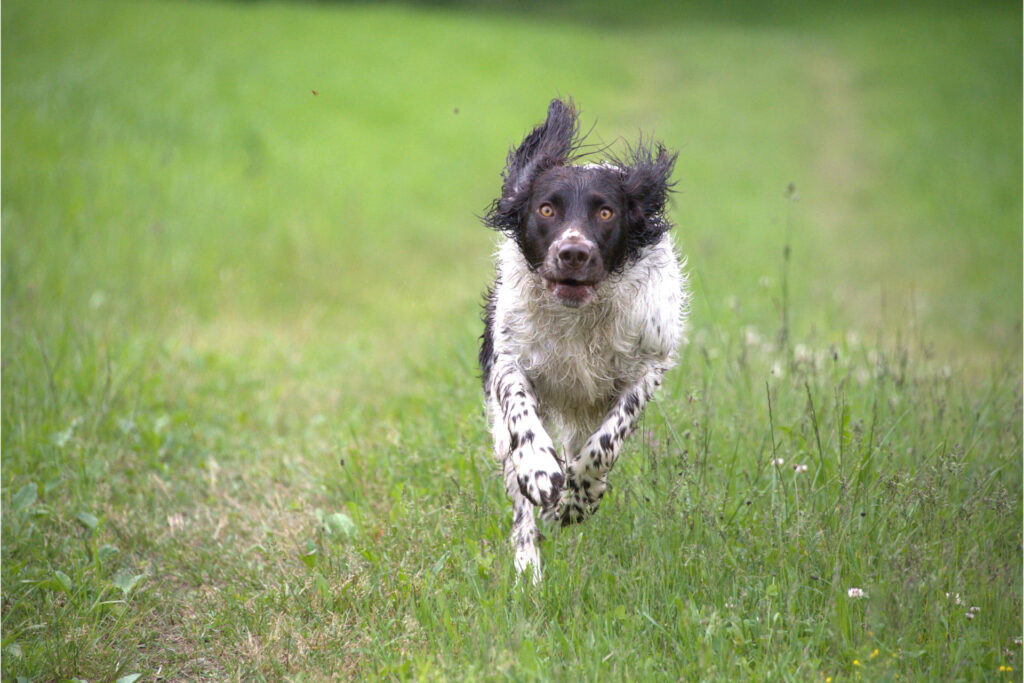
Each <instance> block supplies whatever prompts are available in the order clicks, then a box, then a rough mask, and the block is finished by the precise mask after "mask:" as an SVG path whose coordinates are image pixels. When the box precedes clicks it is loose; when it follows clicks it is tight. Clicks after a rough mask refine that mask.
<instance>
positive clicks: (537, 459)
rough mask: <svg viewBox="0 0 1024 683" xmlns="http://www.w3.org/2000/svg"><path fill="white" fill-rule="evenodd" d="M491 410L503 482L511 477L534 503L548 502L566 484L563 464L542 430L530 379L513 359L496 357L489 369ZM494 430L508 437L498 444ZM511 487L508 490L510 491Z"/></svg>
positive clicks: (549, 439)
mask: <svg viewBox="0 0 1024 683" xmlns="http://www.w3.org/2000/svg"><path fill="white" fill-rule="evenodd" d="M492 377H493V379H492V381H491V391H490V399H491V412H492V420H493V421H494V422H500V425H498V424H495V425H494V427H495V428H494V431H495V434H496V436H495V440H496V443H495V450H496V451H497V455H498V457H499V458H500V459H501V460H502V461H506V460H507V465H506V467H508V466H510V467H511V470H509V469H506V482H507V483H508V482H509V481H510V478H512V477H514V481H515V482H516V484H517V485H518V487H519V492H520V493H521V494H522V495H523V497H524V498H525V499H526V500H528V501H529V502H530V503H533V504H534V505H544V506H550V505H551V504H552V503H553V501H554V500H555V499H556V498H557V497H558V494H559V492H560V491H561V490H562V486H563V485H564V484H565V475H564V474H563V472H562V465H561V463H560V462H559V460H558V457H557V455H556V453H555V446H554V444H553V443H552V442H551V437H550V436H548V433H547V432H546V431H545V430H544V425H543V424H541V420H540V416H539V415H538V412H537V399H536V397H535V396H534V394H533V389H532V388H531V386H530V381H529V380H528V379H527V378H526V376H525V375H523V373H522V371H521V370H520V369H519V366H518V365H517V364H516V362H515V361H513V360H509V359H501V358H499V359H497V360H496V361H495V364H494V367H493V369H492ZM497 434H501V435H502V437H507V439H508V442H507V444H504V443H503V444H499V443H497V441H498V440H499V438H501V437H498V436H497ZM511 493H512V491H511V490H510V491H509V494H510V495H511Z"/></svg>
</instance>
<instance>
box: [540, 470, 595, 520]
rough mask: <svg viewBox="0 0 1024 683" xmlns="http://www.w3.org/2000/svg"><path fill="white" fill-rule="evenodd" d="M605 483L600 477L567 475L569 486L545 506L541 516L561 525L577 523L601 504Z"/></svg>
mask: <svg viewBox="0 0 1024 683" xmlns="http://www.w3.org/2000/svg"><path fill="white" fill-rule="evenodd" d="M606 486H607V485H606V484H605V482H604V481H603V480H601V479H590V478H588V477H583V478H580V479H578V480H577V479H575V478H574V477H573V476H572V475H571V474H570V476H569V486H568V488H567V489H566V490H565V492H564V493H563V494H562V496H561V497H560V498H559V499H558V501H557V503H556V504H555V505H552V506H550V507H547V508H545V509H544V510H543V511H542V513H541V516H542V517H543V518H544V519H548V520H554V521H557V522H558V523H559V524H561V525H562V526H569V525H570V524H577V523H579V522H582V521H583V520H585V519H586V518H588V517H590V516H591V515H593V514H594V513H595V512H596V511H597V508H598V506H599V505H600V504H601V498H602V497H603V496H604V491H605V487H606Z"/></svg>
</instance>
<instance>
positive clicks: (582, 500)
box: [543, 368, 665, 526]
mask: <svg viewBox="0 0 1024 683" xmlns="http://www.w3.org/2000/svg"><path fill="white" fill-rule="evenodd" d="M664 374H665V371H664V369H662V368H656V369H655V370H652V371H651V372H650V373H648V374H647V376H645V377H644V378H643V379H642V380H640V381H639V382H637V383H636V384H635V385H633V386H632V387H630V388H629V389H627V390H626V391H625V392H623V393H622V395H621V396H620V397H619V400H618V401H616V403H615V406H614V407H612V409H611V410H610V411H609V412H608V414H607V415H606V416H605V418H604V421H603V422H602V423H601V426H600V427H598V429H597V431H595V432H594V433H593V434H591V435H590V436H589V437H588V438H587V440H586V442H585V443H584V444H583V447H582V448H581V449H580V450H579V451H578V452H576V454H575V455H574V456H573V457H572V458H571V459H570V460H569V462H568V466H567V468H566V474H567V475H568V485H567V488H566V490H565V491H564V492H563V494H562V495H561V496H560V497H559V499H558V500H557V501H556V502H555V503H554V504H553V505H549V506H546V507H545V508H544V511H543V516H544V517H545V519H556V520H558V521H559V522H561V523H562V525H563V526H565V525H568V524H575V523H576V522H581V521H583V520H584V519H586V518H587V517H589V516H590V515H592V514H594V512H595V511H596V510H597V506H598V505H600V503H601V497H602V496H603V495H604V490H605V487H606V486H607V476H608V472H610V471H611V469H612V467H614V466H615V461H616V460H617V459H618V457H619V450H620V449H621V448H622V444H623V442H624V441H625V440H626V437H627V436H629V433H630V432H631V431H632V430H633V427H634V426H635V425H636V422H637V420H638V419H639V418H640V414H641V413H643V410H644V407H645V406H646V405H647V402H648V401H650V399H651V396H652V395H653V394H654V391H655V390H656V389H657V388H658V387H659V386H660V385H661V378H662V376H663V375H664Z"/></svg>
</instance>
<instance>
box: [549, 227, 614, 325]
mask: <svg viewBox="0 0 1024 683" xmlns="http://www.w3.org/2000/svg"><path fill="white" fill-rule="evenodd" d="M541 275H542V276H543V277H544V281H545V284H546V285H547V288H548V291H550V292H551V294H552V295H553V296H554V297H555V298H556V299H558V301H559V302H561V303H562V304H564V305H566V306H570V307H573V308H576V307H578V306H582V305H584V304H586V303H587V302H589V301H590V300H591V299H592V298H593V297H594V293H595V292H596V291H597V285H598V284H599V283H600V282H601V280H603V279H604V276H605V272H604V266H603V264H602V262H601V254H600V252H598V250H597V245H595V244H594V243H593V242H591V241H590V240H588V239H586V238H585V237H584V236H583V234H582V233H580V232H579V231H578V230H567V231H566V232H565V234H563V235H562V236H561V237H560V238H559V239H557V240H555V242H554V243H552V245H551V247H550V248H549V249H548V255H547V258H546V259H545V260H544V268H543V269H542V272H541Z"/></svg>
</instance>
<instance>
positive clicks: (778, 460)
mask: <svg viewBox="0 0 1024 683" xmlns="http://www.w3.org/2000/svg"><path fill="white" fill-rule="evenodd" d="M785 462H786V461H785V460H783V459H782V458H775V460H772V464H773V465H775V466H776V467H782V465H783V463H785Z"/></svg>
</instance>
